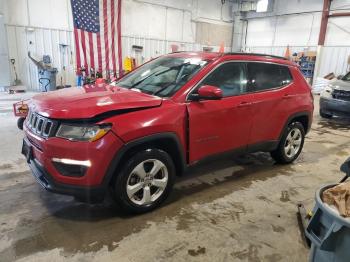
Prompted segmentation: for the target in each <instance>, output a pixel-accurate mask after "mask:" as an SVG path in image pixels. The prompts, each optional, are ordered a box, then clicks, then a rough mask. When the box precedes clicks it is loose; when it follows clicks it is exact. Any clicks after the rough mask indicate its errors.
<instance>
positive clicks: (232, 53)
mask: <svg viewBox="0 0 350 262" xmlns="http://www.w3.org/2000/svg"><path fill="white" fill-rule="evenodd" d="M224 55H251V56H263V57H267V58H269V57H270V58H278V59H282V60H288V59H287V58H285V57H283V56H277V55H267V54H260V53H244V52H230V53H224Z"/></svg>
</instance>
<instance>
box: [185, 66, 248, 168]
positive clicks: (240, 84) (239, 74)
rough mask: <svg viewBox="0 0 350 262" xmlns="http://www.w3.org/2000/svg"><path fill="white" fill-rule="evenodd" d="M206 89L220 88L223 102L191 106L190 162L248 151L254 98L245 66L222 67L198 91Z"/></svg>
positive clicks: (209, 75) (216, 101) (203, 102)
mask: <svg viewBox="0 0 350 262" xmlns="http://www.w3.org/2000/svg"><path fill="white" fill-rule="evenodd" d="M203 85H212V86H216V87H219V88H220V89H221V90H222V92H223V98H222V99H220V100H201V101H189V102H188V105H187V107H188V114H189V158H190V162H194V161H198V160H200V159H202V158H205V157H207V156H210V155H214V154H218V153H223V152H227V151H231V150H234V149H243V150H245V149H246V147H247V143H248V139H249V134H250V129H251V125H252V114H251V103H252V101H253V94H250V93H248V92H247V78H246V64H245V63H243V62H225V63H223V64H221V65H219V66H218V67H217V68H216V69H214V71H212V72H211V73H209V74H208V75H207V76H206V77H205V78H204V80H203V81H202V82H201V83H200V84H199V85H198V86H197V88H196V89H198V88H199V87H200V86H203ZM196 89H195V90H194V91H193V92H196Z"/></svg>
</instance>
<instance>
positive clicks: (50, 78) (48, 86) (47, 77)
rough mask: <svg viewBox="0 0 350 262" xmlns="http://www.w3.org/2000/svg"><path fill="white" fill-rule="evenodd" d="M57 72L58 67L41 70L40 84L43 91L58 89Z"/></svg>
mask: <svg viewBox="0 0 350 262" xmlns="http://www.w3.org/2000/svg"><path fill="white" fill-rule="evenodd" d="M56 74H57V68H48V69H40V70H39V84H40V91H41V92H47V91H53V90H56Z"/></svg>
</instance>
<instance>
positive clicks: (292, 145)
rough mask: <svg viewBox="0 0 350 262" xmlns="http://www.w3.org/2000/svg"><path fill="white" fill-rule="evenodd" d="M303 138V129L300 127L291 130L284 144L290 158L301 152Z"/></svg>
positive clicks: (285, 151)
mask: <svg viewBox="0 0 350 262" xmlns="http://www.w3.org/2000/svg"><path fill="white" fill-rule="evenodd" d="M302 139H303V138H302V134H301V131H300V130H299V129H298V128H293V129H292V130H290V132H289V134H288V136H287V138H286V142H285V144H284V153H285V154H286V156H287V157H288V158H293V157H294V156H295V155H296V154H298V153H299V151H300V148H301V143H302Z"/></svg>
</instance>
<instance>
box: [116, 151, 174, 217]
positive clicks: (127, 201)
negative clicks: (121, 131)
mask: <svg viewBox="0 0 350 262" xmlns="http://www.w3.org/2000/svg"><path fill="white" fill-rule="evenodd" d="M174 177H175V167H174V163H173V161H172V159H171V157H170V156H169V155H168V154H167V153H166V152H165V151H163V150H160V149H148V150H143V151H141V152H139V153H137V154H135V155H134V156H132V157H131V158H130V159H129V160H128V162H126V164H125V165H124V166H123V168H122V170H121V172H120V173H119V174H117V178H116V180H115V185H114V196H115V199H116V200H117V202H118V203H119V204H120V205H121V206H122V207H123V208H124V209H126V210H127V211H130V212H133V213H144V212H147V211H150V210H152V209H154V208H156V207H158V206H159V205H160V204H161V203H162V202H163V201H164V200H165V199H166V198H167V196H168V195H169V193H170V191H171V189H172V186H173V183H174Z"/></svg>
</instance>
